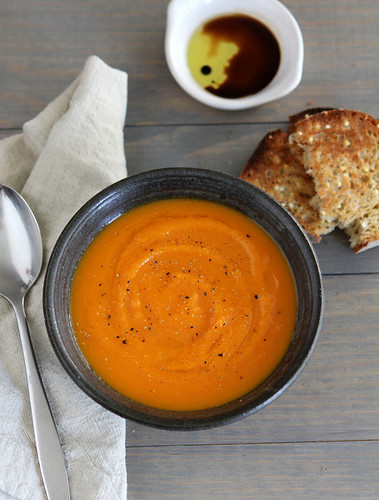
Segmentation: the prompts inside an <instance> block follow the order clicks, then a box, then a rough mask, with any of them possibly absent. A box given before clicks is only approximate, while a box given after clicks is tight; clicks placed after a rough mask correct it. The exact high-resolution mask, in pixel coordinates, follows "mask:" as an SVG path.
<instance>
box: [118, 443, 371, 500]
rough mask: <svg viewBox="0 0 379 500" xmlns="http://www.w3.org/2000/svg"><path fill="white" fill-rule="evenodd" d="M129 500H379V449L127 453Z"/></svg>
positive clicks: (299, 446)
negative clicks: (378, 499) (325, 499)
mask: <svg viewBox="0 0 379 500" xmlns="http://www.w3.org/2000/svg"><path fill="white" fill-rule="evenodd" d="M128 452H129V453H128V456H127V460H128V461H129V462H128V463H129V465H128V473H129V496H128V498H129V500H136V499H148V498H153V499H154V500H164V499H166V498H170V499H175V500H182V499H183V500H184V499H185V500H191V499H193V500H195V499H196V500H202V499H225V500H227V499H228V500H229V499H233V500H247V499H250V500H262V499H264V500H273V499H281V500H304V498H307V499H311V500H320V499H321V498H327V499H340V500H347V499H361V500H368V499H371V500H376V499H377V498H378V491H379V479H378V478H379V475H378V471H379V442H378V441H373V442H365V443H364V444H362V443H360V442H353V443H342V442H327V443H296V444H294V443H283V444H257V445H247V444H236V445H234V446H224V445H221V446H176V447H168V448H167V447H161V446H158V447H156V448H152V449H149V450H148V449H146V448H134V449H132V450H128Z"/></svg>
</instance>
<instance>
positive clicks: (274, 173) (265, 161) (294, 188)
mask: <svg viewBox="0 0 379 500" xmlns="http://www.w3.org/2000/svg"><path fill="white" fill-rule="evenodd" d="M241 177H242V179H245V180H246V181H248V182H251V183H252V184H254V185H256V186H258V187H260V188H261V189H263V190H264V191H266V192H267V193H269V194H270V195H271V196H273V197H274V198H275V199H276V200H278V201H279V202H280V203H281V204H282V205H283V206H284V207H285V208H286V209H287V210H288V211H289V212H291V213H292V214H293V215H294V216H295V218H296V219H297V220H298V221H299V222H300V224H301V225H302V226H303V228H304V230H305V231H306V232H307V233H308V235H309V236H310V238H311V240H312V241H313V242H315V243H317V242H319V241H320V240H321V236H322V235H324V234H326V233H328V232H329V231H331V230H332V229H333V228H334V226H333V225H331V224H329V223H324V222H323V221H322V220H321V219H320V217H319V215H318V211H317V210H316V209H315V208H313V207H312V206H311V204H310V202H311V200H312V199H313V198H314V196H315V195H316V193H315V188H314V182H313V179H312V177H311V176H310V175H309V174H307V173H306V171H305V169H304V167H303V165H302V163H301V161H300V158H299V156H298V155H297V154H296V153H293V152H292V151H291V149H290V145H289V142H288V134H287V133H286V132H284V131H283V130H280V129H278V130H274V131H273V132H270V133H268V134H267V135H266V136H265V137H264V138H263V139H262V141H261V142H260V143H259V145H258V147H257V149H256V150H255V152H254V153H253V155H252V156H251V157H250V158H249V160H248V162H247V163H246V165H245V168H244V169H243V171H242V174H241Z"/></svg>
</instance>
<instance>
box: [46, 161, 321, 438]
mask: <svg viewBox="0 0 379 500" xmlns="http://www.w3.org/2000/svg"><path fill="white" fill-rule="evenodd" d="M43 302H44V313H45V321H46V327H47V331H48V334H49V338H50V341H51V343H52V346H53V348H54V350H55V352H56V354H57V356H58V358H59V360H60V362H61V363H62V365H63V367H64V368H65V369H66V371H67V372H68V374H69V375H70V376H71V377H72V379H73V380H74V381H75V382H76V384H77V385H78V386H79V387H80V388H81V389H82V390H83V391H84V392H86V393H87V394H88V395H89V396H90V397H92V398H93V399H94V400H95V401H97V402H98V403H99V404H101V405H102V406H104V407H105V408H107V409H108V410H110V411H112V412H114V413H116V414H118V415H120V416H122V417H124V418H127V419H131V420H134V421H137V422H139V423H143V424H147V425H151V426H154V427H159V428H164V429H201V428H207V427H212V426H218V425H222V424H225V423H228V422H232V421H234V420H236V419H239V418H242V417H245V416H247V415H250V414H252V413H255V412H256V411H258V410H259V409H261V408H263V407H265V406H266V405H268V404H269V403H270V402H271V401H273V400H274V399H276V398H277V397H278V396H279V395H280V394H282V393H283V392H284V391H285V389H286V388H287V387H288V386H289V385H291V383H292V382H293V381H294V380H295V379H296V377H297V376H298V375H299V373H300V372H301V370H302V369H303V368H304V366H305V365H306V363H307V361H308V359H309V357H310V355H311V353H312V351H313V349H314V347H315V343H316V340H317V337H318V333H319V331H320V328H321V322H322V314H323V292H322V279H321V274H320V270H319V267H318V263H317V259H316V257H315V254H314V252H313V249H312V246H311V244H310V243H309V240H308V239H307V236H306V235H305V233H304V232H303V230H302V229H301V227H300V225H299V224H298V223H297V222H296V220H295V219H294V218H293V217H292V216H291V215H290V214H289V213H288V212H287V211H286V210H285V209H284V208H283V207H282V206H281V205H280V204H279V203H277V202H276V201H275V200H274V199H273V198H271V197H270V196H268V195H267V194H265V193H264V192H263V191H261V190H260V189H258V188H256V187H254V186H253V185H251V184H250V183H247V182H245V181H243V180H241V179H237V178H235V177H232V176H230V175H226V174H222V173H219V172H215V171H208V170H203V169H187V168H169V169H159V170H153V171H149V172H145V173H142V174H138V175H135V176H131V177H129V178H126V179H124V180H121V181H119V182H117V183H116V184H113V185H111V186H109V187H108V188H106V189H105V190H104V191H102V192H100V193H99V194H98V195H96V196H95V197H94V198H92V199H91V200H89V201H88V202H87V203H86V204H85V205H84V206H83V207H82V208H81V209H80V210H79V211H78V212H77V214H76V215H75V216H74V217H73V218H72V220H71V221H70V222H69V223H68V225H67V226H66V228H65V229H64V231H63V232H62V234H61V236H60V237H59V239H58V241H57V244H56V246H55V248H54V250H53V252H52V255H51V257H50V260H49V263H48V268H47V273H46V277H45V283H44V297H43Z"/></svg>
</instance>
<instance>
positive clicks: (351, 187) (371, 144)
mask: <svg viewBox="0 0 379 500" xmlns="http://www.w3.org/2000/svg"><path fill="white" fill-rule="evenodd" d="M291 132H292V133H291V134H290V135H289V138H288V140H289V143H290V145H291V148H292V152H293V153H294V154H295V155H296V156H298V157H299V158H300V161H301V163H302V164H303V166H304V168H305V170H306V172H307V173H308V174H309V175H311V177H312V178H313V181H314V185H315V191H316V194H315V196H314V197H313V199H312V200H311V204H312V206H313V207H314V208H315V209H316V210H318V212H319V216H320V218H321V219H322V220H323V221H326V222H329V223H330V224H334V225H336V226H338V227H340V228H342V229H345V230H346V232H347V234H348V235H349V237H350V243H351V245H352V246H353V248H354V250H355V251H361V250H363V249H367V248H369V247H372V246H373V245H374V244H379V241H378V240H379V211H378V206H379V122H378V120H375V118H373V117H371V116H369V115H367V114H365V113H361V112H358V111H351V110H343V109H341V110H329V111H323V112H321V113H316V114H314V115H312V116H308V117H307V118H305V119H303V120H298V121H296V122H295V123H294V124H293V125H292V127H291Z"/></svg>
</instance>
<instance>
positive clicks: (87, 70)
mask: <svg viewBox="0 0 379 500" xmlns="http://www.w3.org/2000/svg"><path fill="white" fill-rule="evenodd" d="M126 101H127V74H126V73H124V72H122V71H119V70H117V69H113V68H110V67H109V66H108V65H106V64H105V63H104V62H103V61H102V60H101V59H99V58H98V57H96V56H91V57H89V58H88V59H87V61H86V62H85V65H84V68H83V70H82V72H81V73H80V75H79V76H78V77H77V79H76V80H75V81H74V82H73V83H72V84H71V85H70V86H69V87H68V88H67V89H66V90H65V91H64V92H63V93H62V94H61V95H60V96H59V97H58V98H57V99H55V100H54V101H53V102H52V103H50V104H49V105H48V106H47V107H46V109H44V110H43V111H42V112H41V113H40V114H39V115H38V116H37V117H36V118H34V119H33V120H31V121H30V122H28V123H25V125H24V127H23V133H21V134H17V135H15V136H12V137H9V138H7V139H4V140H2V141H0V182H2V183H4V184H7V185H10V186H11V187H13V188H15V189H16V190H18V191H19V192H20V193H21V194H22V196H23V197H24V198H25V199H26V201H27V202H28V203H29V205H30V207H31V208H32V210H33V212H34V214H35V216H36V218H37V221H38V223H39V225H40V229H41V233H42V238H43V245H44V264H43V269H42V272H41V275H40V277H39V279H38V281H37V282H36V284H35V285H34V287H33V288H32V289H31V291H30V292H29V294H28V295H27V297H26V313H27V319H28V323H29V329H30V332H31V337H32V340H33V344H34V347H35V352H36V357H37V361H38V365H39V368H40V371H41V375H42V379H43V382H44V386H45V389H46V392H47V396H48V399H49V402H50V406H51V409H52V412H53V415H54V420H55V423H56V426H57V431H58V435H59V438H60V441H61V443H62V448H63V453H64V457H65V462H66V467H67V473H68V480H69V484H70V491H71V496H72V499H73V500H91V499H96V500H102V499H104V500H105V499H107V500H108V499H112V500H113V499H123V500H125V498H126V494H127V491H126V490H127V480H126V466H125V427H126V426H125V421H124V420H123V419H122V418H120V417H118V416H116V415H113V414H112V413H111V412H109V411H107V410H105V409H104V408H102V407H101V406H100V405H98V404H97V403H95V402H94V401H92V399H90V398H89V397H88V396H87V395H85V394H84V393H82V392H81V390H80V389H79V388H78V387H77V386H76V385H75V384H74V383H73V381H72V380H71V379H70V378H69V377H68V376H67V375H66V373H65V371H64V370H63V368H62V367H61V365H60V363H59V362H58V360H57V358H56V356H55V354H54V352H53V350H52V347H51V345H50V342H49V340H48V337H47V332H46V330H45V324H44V318H43V309H42V287H43V279H44V274H45V269H46V264H47V260H48V258H49V255H50V253H51V250H52V248H53V246H54V244H55V242H56V240H57V237H58V236H59V234H60V232H61V231H62V229H63V227H64V226H65V224H66V223H67V222H68V221H69V219H70V218H71V217H72V215H73V214H74V213H75V212H76V210H77V209H78V208H79V207H80V206H81V205H82V204H83V203H84V202H86V201H87V200H88V199H89V198H90V197H92V196H93V195H94V194H96V193H97V192H98V191H100V190H101V189H103V188H105V187H106V186H108V185H109V184H111V183H113V182H115V181H117V180H119V179H121V178H123V177H125V175H126V161H125V154H124V141H123V127H124V122H125V115H126ZM0 335H1V343H0V401H1V405H0V498H4V499H5V498H9V497H11V498H12V497H15V498H17V499H19V500H40V499H41V500H42V499H45V498H46V497H45V492H44V488H43V484H42V479H41V476H40V472H39V465H38V459H37V453H36V448H35V441H34V433H33V427H32V419H31V412H30V407H29V396H28V390H27V385H26V375H25V370H24V361H23V357H22V351H21V344H20V340H19V335H18V331H17V326H16V319H15V315H14V313H13V309H12V308H11V306H10V305H9V304H8V302H7V301H6V300H5V299H4V298H3V297H0Z"/></svg>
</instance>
